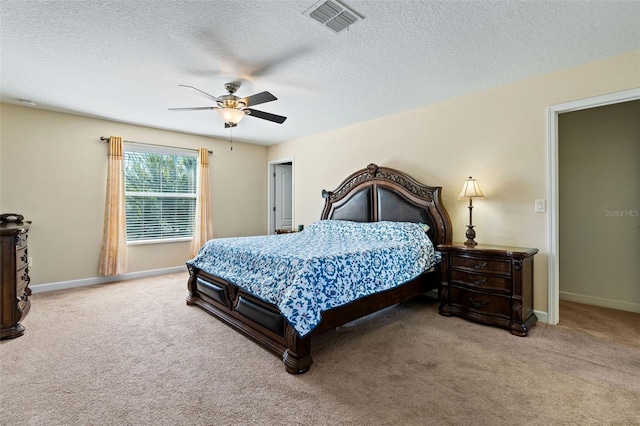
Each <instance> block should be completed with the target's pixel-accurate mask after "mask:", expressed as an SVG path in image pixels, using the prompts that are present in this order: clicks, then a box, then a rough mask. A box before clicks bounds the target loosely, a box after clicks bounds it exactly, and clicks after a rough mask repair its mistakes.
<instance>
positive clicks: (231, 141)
mask: <svg viewBox="0 0 640 426" xmlns="http://www.w3.org/2000/svg"><path fill="white" fill-rule="evenodd" d="M229 146H230V147H231V151H233V127H229Z"/></svg>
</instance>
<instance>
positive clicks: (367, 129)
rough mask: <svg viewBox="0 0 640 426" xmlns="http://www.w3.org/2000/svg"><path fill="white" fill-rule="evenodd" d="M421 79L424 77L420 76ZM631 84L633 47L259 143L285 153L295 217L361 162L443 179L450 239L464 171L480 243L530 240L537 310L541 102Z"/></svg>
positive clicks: (543, 142)
mask: <svg viewBox="0 0 640 426" xmlns="http://www.w3.org/2000/svg"><path fill="white" fill-rule="evenodd" d="M425 78H426V77H425ZM636 87H640V51H634V52H631V53H628V54H624V55H620V56H616V57H612V58H609V59H606V60H603V61H599V62H595V63H590V64H585V65H582V66H578V67H574V68H570V69H567V70H563V71H559V72H555V73H553V74H549V75H544V76H540V77H536V78H533V79H530V80H526V81H523V82H519V83H516V84H511V85H508V86H503V87H499V88H496V89H492V90H488V91H484V92H480V93H475V94H471V95H468V96H464V97H461V98H458V99H453V100H450V101H445V102H441V103H438V104H434V105H429V106H426V107H423V108H420V109H416V110H412V111H407V112H404V113H401V114H396V115H392V116H387V117H382V118H380V119H377V120H373V121H369V122H365V123H359V124H354V125H352V126H349V127H345V128H342V129H338V130H335V131H331V132H326V133H323V134H319V135H315V136H311V137H308V138H304V139H300V140H296V141H291V142H287V143H283V144H279V145H275V146H272V147H269V151H268V158H269V160H277V159H280V158H287V157H294V159H295V176H294V180H295V200H296V206H295V209H296V210H295V217H296V222H297V223H298V224H308V223H310V222H312V221H315V220H317V219H318V217H319V215H320V211H321V210H322V206H323V199H322V198H321V196H320V192H321V190H322V189H328V190H332V189H335V188H336V186H337V185H338V184H339V183H340V182H341V181H342V180H343V179H344V178H345V177H346V176H347V175H348V174H350V173H351V172H353V171H355V170H357V169H359V168H362V167H365V166H366V165H367V164H368V163H371V162H373V163H377V164H378V165H382V166H388V167H393V168H397V169H400V170H403V171H405V172H407V173H409V174H410V175H411V176H413V177H414V178H416V179H418V180H419V181H421V182H424V183H427V184H431V185H440V186H442V187H443V201H444V204H445V206H446V208H447V209H448V210H449V214H450V216H451V219H452V221H453V226H454V240H457V241H464V232H465V224H466V223H467V222H468V210H467V208H466V203H464V202H463V201H458V200H457V195H458V193H459V191H460V189H461V188H462V183H463V181H464V180H465V178H467V177H468V176H473V177H474V178H477V179H478V183H479V185H480V188H481V189H482V191H483V192H484V194H485V196H486V198H485V199H484V200H478V201H477V202H475V203H474V206H475V208H474V212H473V219H474V224H475V225H476V231H477V238H476V240H477V241H478V242H480V243H486V244H502V245H516V246H523V247H536V248H538V249H539V250H540V253H539V254H538V255H536V258H535V270H534V307H535V309H536V310H539V311H543V312H546V310H547V255H548V247H547V232H548V231H547V226H548V224H547V215H546V214H544V213H535V212H534V201H535V200H536V199H545V198H546V197H547V107H549V106H551V105H556V104H561V103H565V102H570V101H575V100H578V99H584V98H590V97H595V96H599V95H603V94H607V93H613V92H618V91H623V90H628V89H631V88H636Z"/></svg>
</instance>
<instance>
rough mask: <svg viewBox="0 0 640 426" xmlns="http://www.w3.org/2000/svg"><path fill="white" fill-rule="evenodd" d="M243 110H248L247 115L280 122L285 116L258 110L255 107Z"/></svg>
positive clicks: (282, 121)
mask: <svg viewBox="0 0 640 426" xmlns="http://www.w3.org/2000/svg"><path fill="white" fill-rule="evenodd" d="M245 111H249V117H256V118H262V119H263V120H269V121H273V122H274V123H278V124H282V123H284V120H286V119H287V117H283V116H281V115H276V114H271V113H269V112H264V111H258V110H257V109H251V108H247V109H246V110H245Z"/></svg>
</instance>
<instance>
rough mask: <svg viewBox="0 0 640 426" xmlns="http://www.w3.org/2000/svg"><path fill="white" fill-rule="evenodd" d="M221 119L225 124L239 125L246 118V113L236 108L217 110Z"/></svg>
mask: <svg viewBox="0 0 640 426" xmlns="http://www.w3.org/2000/svg"><path fill="white" fill-rule="evenodd" d="M216 111H218V114H220V118H221V119H222V121H224V122H225V123H229V124H238V123H239V122H240V121H241V120H242V119H243V118H244V112H243V111H242V110H239V109H235V108H220V109H216Z"/></svg>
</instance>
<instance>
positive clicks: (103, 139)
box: [100, 136, 213, 154]
mask: <svg viewBox="0 0 640 426" xmlns="http://www.w3.org/2000/svg"><path fill="white" fill-rule="evenodd" d="M100 140H101V141H103V142H109V138H107V137H104V136H100ZM122 142H126V143H134V144H138V145H148V146H159V147H162V148H173V149H184V150H186V151H196V152H197V151H198V150H197V149H193V148H178V147H176V146H169V145H158V144H154V143H144V142H133V141H125V140H123V141H122ZM209 154H213V151H211V150H209Z"/></svg>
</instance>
